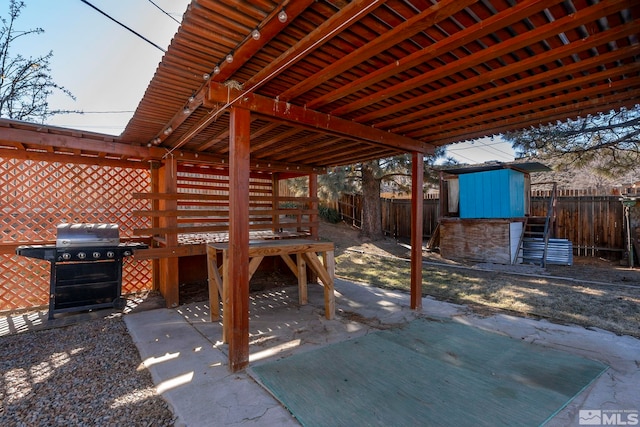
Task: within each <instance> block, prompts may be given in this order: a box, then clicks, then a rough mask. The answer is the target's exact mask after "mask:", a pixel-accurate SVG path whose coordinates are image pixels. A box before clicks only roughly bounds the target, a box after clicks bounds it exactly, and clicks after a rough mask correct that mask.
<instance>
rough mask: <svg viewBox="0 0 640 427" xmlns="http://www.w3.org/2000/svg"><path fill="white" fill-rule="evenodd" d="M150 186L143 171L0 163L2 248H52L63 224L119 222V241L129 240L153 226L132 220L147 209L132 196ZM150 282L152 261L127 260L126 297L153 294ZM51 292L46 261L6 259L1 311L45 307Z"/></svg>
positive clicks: (0, 270) (0, 273) (1, 270)
mask: <svg viewBox="0 0 640 427" xmlns="http://www.w3.org/2000/svg"><path fill="white" fill-rule="evenodd" d="M149 182H150V172H149V171H148V170H144V169H125V168H120V167H109V166H96V165H77V164H63V163H49V162H39V161H31V160H16V159H3V158H0V215H1V216H0V218H1V219H0V230H1V234H0V243H2V244H37V243H42V242H49V243H52V242H53V241H54V240H55V238H56V236H55V234H56V226H57V225H58V224H60V223H63V222H76V223H80V222H84V223H96V222H97V223H115V224H118V225H119V228H120V237H121V239H123V240H126V239H128V238H131V237H132V235H133V233H132V230H133V229H134V228H144V227H148V226H149V225H150V222H149V219H148V218H142V217H135V216H133V215H131V211H133V210H137V209H148V208H149V206H150V204H149V202H148V201H146V200H137V199H133V198H132V197H131V194H132V193H136V192H145V191H149V189H150V184H149ZM151 280H152V276H151V263H150V262H149V261H136V260H126V261H125V265H124V270H123V292H124V293H131V292H138V291H141V290H144V289H149V288H150V287H151ZM48 288H49V263H48V262H46V261H40V260H31V259H27V258H23V257H18V256H15V255H2V265H0V311H7V310H15V309H22V308H30V307H34V306H40V305H46V304H47V301H48V300H47V295H48V293H49V291H48Z"/></svg>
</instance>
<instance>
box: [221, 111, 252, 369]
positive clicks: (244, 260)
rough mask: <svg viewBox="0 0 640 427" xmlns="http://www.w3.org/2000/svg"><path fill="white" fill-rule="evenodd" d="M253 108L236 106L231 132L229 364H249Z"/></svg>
mask: <svg viewBox="0 0 640 427" xmlns="http://www.w3.org/2000/svg"><path fill="white" fill-rule="evenodd" d="M250 124H251V114H250V112H249V110H246V109H241V108H236V107H232V108H231V119H230V124H229V126H230V132H229V263H228V265H229V271H228V277H229V279H228V282H227V283H229V288H230V289H229V293H228V297H229V304H228V307H229V308H230V311H231V312H230V313H223V316H224V317H226V318H227V320H229V319H230V320H231V321H230V326H229V336H228V337H227V338H228V341H229V367H230V369H231V371H233V372H236V371H239V370H241V369H244V368H245V367H246V366H247V365H248V364H249V167H250V162H249V157H250Z"/></svg>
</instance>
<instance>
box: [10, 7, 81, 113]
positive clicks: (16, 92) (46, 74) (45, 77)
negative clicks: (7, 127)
mask: <svg viewBox="0 0 640 427" xmlns="http://www.w3.org/2000/svg"><path fill="white" fill-rule="evenodd" d="M24 7H25V3H24V1H16V0H10V2H9V16H8V18H0V20H1V22H2V27H1V28H0V117H4V118H9V119H15V120H25V121H31V122H40V123H44V122H45V121H46V120H47V119H48V118H49V117H51V116H53V115H56V114H62V113H68V112H69V111H64V110H51V109H49V103H48V102H47V99H48V97H49V95H51V94H52V93H53V92H54V91H55V90H59V91H62V92H63V93H65V94H66V95H68V96H69V97H71V98H72V99H75V98H74V97H73V95H72V94H71V92H69V91H68V90H67V89H65V88H64V87H62V86H59V85H57V84H56V83H55V82H54V81H53V79H52V77H51V68H50V66H49V61H50V60H51V58H52V57H53V52H52V51H49V53H47V54H46V55H44V56H38V57H35V58H34V57H29V58H25V57H24V56H22V55H20V54H15V55H13V54H12V52H11V47H12V45H13V43H14V42H15V41H16V40H17V39H19V38H21V37H26V36H30V35H38V34H42V33H44V30H43V29H42V28H35V29H30V30H19V29H18V28H16V21H17V19H18V17H19V16H20V12H21V11H22V9H23V8H24Z"/></svg>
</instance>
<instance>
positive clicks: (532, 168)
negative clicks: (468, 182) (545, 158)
mask: <svg viewBox="0 0 640 427" xmlns="http://www.w3.org/2000/svg"><path fill="white" fill-rule="evenodd" d="M499 169H513V170H516V171H519V172H522V173H532V172H549V171H551V170H552V169H551V168H550V167H549V166H547V165H545V164H542V163H540V162H515V163H502V162H488V163H484V164H480V165H471V166H462V167H449V168H442V169H441V170H442V171H443V172H446V173H448V174H451V175H463V174H466V173H475V172H486V171H494V170H499Z"/></svg>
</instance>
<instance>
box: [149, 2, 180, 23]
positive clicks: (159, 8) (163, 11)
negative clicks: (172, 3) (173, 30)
mask: <svg viewBox="0 0 640 427" xmlns="http://www.w3.org/2000/svg"><path fill="white" fill-rule="evenodd" d="M148 1H149V3H151V4H152V5H154V6H155V7H157V8H158V10H159V11H160V12H162V13H164V14H165V15H167V16H168V17H169V18H171V19H173V20H174V21H175V22H177V23H178V25H180V24H181V22H180V21H178V20H177V19H176V18H174V17H173V16H171V15H170V14H169V13H167V12H166V11H165V10H164V9H163V8H161V7H160V6H158V5H157V4H155V3H154V2H153V0H148Z"/></svg>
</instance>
